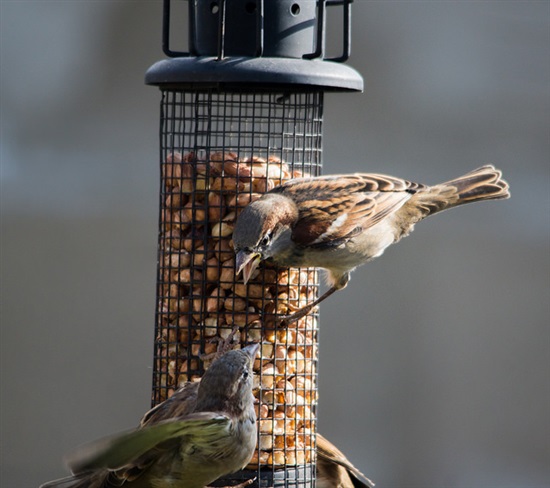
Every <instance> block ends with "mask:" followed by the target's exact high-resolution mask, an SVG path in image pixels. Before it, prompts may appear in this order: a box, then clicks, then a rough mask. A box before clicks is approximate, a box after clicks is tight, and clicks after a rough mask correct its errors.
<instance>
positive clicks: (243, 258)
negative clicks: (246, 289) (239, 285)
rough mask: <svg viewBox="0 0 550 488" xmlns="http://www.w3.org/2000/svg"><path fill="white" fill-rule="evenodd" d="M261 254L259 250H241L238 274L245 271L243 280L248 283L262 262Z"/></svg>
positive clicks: (238, 255)
mask: <svg viewBox="0 0 550 488" xmlns="http://www.w3.org/2000/svg"><path fill="white" fill-rule="evenodd" d="M261 257H262V256H261V254H260V253H258V252H247V251H239V252H238V253H237V258H236V261H237V262H236V266H237V276H238V275H239V274H240V272H241V271H242V272H243V281H244V284H245V285H246V284H247V283H248V280H249V279H250V277H251V276H252V273H254V271H256V268H257V267H258V265H259V264H260V261H261Z"/></svg>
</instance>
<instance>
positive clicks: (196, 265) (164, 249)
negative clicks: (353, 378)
mask: <svg viewBox="0 0 550 488" xmlns="http://www.w3.org/2000/svg"><path fill="white" fill-rule="evenodd" d="M322 103H323V93H322V92H321V91H307V92H300V93H296V92H292V93H287V92H282V93H279V92H278V93H271V92H260V93H253V94H251V93H238V92H237V93H225V92H224V93H220V92H218V91H216V90H204V91H173V90H164V91H163V92H162V103H161V135H160V137H161V155H160V158H161V187H160V216H159V256H158V285H157V312H156V342H155V361H154V373H153V374H154V379H153V404H157V403H159V402H161V401H163V400H165V399H166V398H168V397H169V396H170V395H171V394H172V393H173V392H174V390H175V389H176V388H177V387H178V385H179V384H181V383H182V382H184V381H188V380H190V381H195V380H198V379H200V377H201V376H202V374H203V373H204V370H205V369H207V368H208V366H209V365H210V363H211V361H212V360H213V359H214V357H215V354H216V353H217V351H218V348H219V346H220V344H224V343H225V345H227V344H230V345H231V347H241V345H245V344H248V343H251V342H261V349H260V351H261V358H260V359H257V360H256V362H255V365H254V369H255V372H256V378H257V383H258V388H257V389H256V390H255V395H256V397H257V398H258V404H257V417H258V445H257V450H256V452H255V455H254V457H253V459H252V461H251V462H250V464H249V466H247V468H246V470H244V471H243V472H240V473H237V474H235V475H232V476H230V477H228V478H226V479H223V480H219V482H218V485H220V486H222V485H224V484H234V482H235V480H240V481H242V480H246V479H250V478H254V477H256V478H257V481H256V482H255V483H256V486H285V487H308V486H313V483H314V480H315V433H316V405H317V377H316V376H317V332H318V317H317V315H316V314H310V315H308V316H307V317H304V318H302V319H301V320H300V321H298V322H296V323H293V324H291V325H290V326H288V327H280V326H279V327H276V324H275V322H276V318H277V316H278V315H284V314H287V313H290V312H292V311H295V310H297V309H299V308H301V307H302V306H304V305H306V304H308V303H310V302H311V301H312V300H314V299H315V298H316V297H317V295H318V285H319V282H318V276H317V272H316V271H315V269H305V268H302V269H295V268H292V269H279V268H276V267H274V266H270V265H264V266H261V267H260V269H259V271H258V272H257V275H256V276H253V277H252V279H251V280H250V282H249V283H248V284H247V285H245V284H244V283H243V282H242V278H241V277H237V276H236V270H235V253H234V251H233V247H232V240H231V236H232V231H233V227H234V223H235V220H236V217H237V216H238V214H239V213H240V211H241V210H242V209H243V208H244V207H245V206H246V205H247V204H248V203H249V202H251V201H253V200H255V199H257V198H259V197H260V196H261V194H262V193H264V192H266V191H268V190H270V189H271V188H273V187H275V186H276V185H278V184H281V183H283V182H284V181H287V180H289V179H291V178H294V177H300V176H307V175H318V174H319V173H320V169H321V152H322V138H321V129H322Z"/></svg>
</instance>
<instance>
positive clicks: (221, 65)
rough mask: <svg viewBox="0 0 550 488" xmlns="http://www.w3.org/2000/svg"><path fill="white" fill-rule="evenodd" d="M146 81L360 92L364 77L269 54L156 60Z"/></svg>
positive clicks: (341, 67) (338, 67)
mask: <svg viewBox="0 0 550 488" xmlns="http://www.w3.org/2000/svg"><path fill="white" fill-rule="evenodd" d="M145 83H146V84H148V85H157V86H161V87H166V88H188V87H193V88H194V89H197V88H199V87H200V85H204V86H205V87H208V86H212V85H215V86H218V87H220V88H223V89H240V90H242V89H249V88H255V89H262V88H263V89H267V88H282V87H286V88H289V89H292V88H293V87H297V86H302V87H304V86H306V87H310V88H313V89H315V88H317V89H325V90H330V91H363V78H362V77H361V75H360V74H359V73H358V72H357V71H355V70H354V69H353V68H350V67H349V66H346V65H345V64H342V63H337V62H332V61H325V60H320V59H319V60H316V59H313V60H309V59H293V58H275V57H273V58H270V57H244V56H230V57H226V58H223V59H221V60H219V59H218V58H216V57H210V56H199V57H178V58H170V59H164V60H162V61H158V62H157V63H155V64H154V65H153V66H151V67H150V68H149V69H148V70H147V73H146V75H145Z"/></svg>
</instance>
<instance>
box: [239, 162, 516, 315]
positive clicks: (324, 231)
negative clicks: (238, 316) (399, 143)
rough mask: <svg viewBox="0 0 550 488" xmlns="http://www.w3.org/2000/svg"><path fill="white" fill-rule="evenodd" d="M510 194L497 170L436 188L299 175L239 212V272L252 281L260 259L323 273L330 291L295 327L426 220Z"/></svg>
mask: <svg viewBox="0 0 550 488" xmlns="http://www.w3.org/2000/svg"><path fill="white" fill-rule="evenodd" d="M509 196H510V194H509V192H508V183H506V181H504V180H503V179H501V172H500V171H499V170H497V169H496V168H494V167H493V166H483V167H481V168H478V169H476V170H474V171H471V172H470V173H468V174H466V175H464V176H460V177H458V178H456V179H454V180H451V181H447V182H446V183H441V184H439V185H434V186H426V185H422V184H419V183H413V182H411V181H407V180H403V179H401V178H394V177H393V176H387V175H382V174H368V173H355V174H347V175H327V176H317V177H311V178H297V179H294V180H291V181H289V182H287V183H284V184H282V185H280V186H278V187H276V188H274V189H273V190H271V191H269V192H268V193H266V194H265V195H263V196H262V197H261V198H260V199H258V200H256V201H254V202H252V203H251V204H249V205H248V206H247V207H245V209H244V210H243V211H242V213H241V214H240V215H239V217H238V219H237V222H236V225H235V230H234V231H233V244H234V248H235V252H236V265H237V273H240V272H241V271H242V273H243V279H244V282H245V283H246V282H248V280H249V279H250V277H251V276H252V274H253V273H254V271H255V269H256V268H257V266H258V265H259V263H260V262H261V261H271V262H273V263H275V264H277V265H279V266H284V267H317V268H324V269H325V270H326V271H327V278H328V279H327V281H328V284H329V285H330V289H329V290H328V291H327V292H326V293H325V294H324V295H322V296H321V297H319V298H318V299H317V300H315V301H314V302H312V303H311V304H309V305H307V306H305V307H303V308H302V309H300V310H298V311H297V312H295V313H293V314H291V315H288V316H286V317H283V320H284V321H285V322H286V323H291V322H294V321H296V320H298V319H300V318H301V317H303V316H304V315H306V314H307V313H309V312H310V311H311V310H312V309H313V308H314V307H315V306H317V305H318V304H319V303H320V302H321V301H323V300H324V299H325V298H327V297H328V296H330V295H331V294H332V293H334V292H335V291H336V290H340V289H342V288H344V287H345V286H346V285H347V284H348V281H349V279H350V273H351V271H353V270H354V269H355V268H356V267H357V266H360V265H361V264H364V263H366V262H368V261H370V260H372V259H374V258H376V257H378V256H380V255H381V254H382V253H383V252H384V250H385V249H386V248H387V247H388V246H389V245H391V244H393V243H395V242H397V241H399V240H400V239H401V238H402V237H404V236H406V235H408V234H409V233H410V232H411V231H412V230H413V227H414V224H416V223H417V222H419V221H420V220H422V219H424V218H426V217H427V216H428V215H431V214H434V213H437V212H441V211H442V210H446V209H448V208H452V207H456V206H458V205H463V204H465V203H471V202H478V201H482V200H499V199H503V198H508V197H509Z"/></svg>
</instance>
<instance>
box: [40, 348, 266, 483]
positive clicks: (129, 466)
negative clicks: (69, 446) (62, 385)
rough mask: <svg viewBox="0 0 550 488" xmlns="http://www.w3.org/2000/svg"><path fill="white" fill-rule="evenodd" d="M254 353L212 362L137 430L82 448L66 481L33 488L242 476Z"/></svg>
mask: <svg viewBox="0 0 550 488" xmlns="http://www.w3.org/2000/svg"><path fill="white" fill-rule="evenodd" d="M258 348H259V344H253V345H250V346H247V347H244V348H243V349H240V350H234V351H230V352H228V353H226V354H224V355H223V356H221V357H219V358H218V359H216V360H215V361H214V362H213V363H212V365H211V366H210V368H208V370H207V371H206V372H205V373H204V376H203V377H202V378H201V381H200V382H199V383H186V384H185V385H184V386H183V387H182V388H181V389H179V390H178V391H177V392H176V393H175V394H174V395H172V397H170V398H169V399H168V400H166V401H164V402H162V403H160V404H159V405H157V406H156V407H154V408H153V409H151V410H150V411H149V412H147V413H146V414H145V416H144V417H143V419H142V421H141V424H140V426H139V427H138V428H137V429H134V430H131V431H128V432H125V433H121V434H116V435H114V436H111V437H107V438H104V439H100V440H98V441H96V442H92V443H91V444H88V445H85V446H83V447H82V448H80V449H79V450H77V452H76V453H75V454H74V455H72V456H70V458H69V459H68V465H69V467H70V468H71V471H72V472H73V476H69V477H67V478H63V479H59V480H55V481H50V482H49V483H45V484H43V485H42V486H41V488H53V487H64V488H115V487H126V486H127V487H128V488H152V487H155V488H203V487H204V486H205V485H207V484H208V483H211V482H213V481H215V480H217V479H218V478H220V477H221V476H225V475H227V474H230V473H233V472H235V471H238V470H239V469H242V468H243V467H244V466H246V465H247V464H248V462H249V461H250V459H251V458H252V454H253V453H254V449H255V447H256V436H257V430H256V414H255V411H254V397H253V395H252V388H253V372H252V365H253V363H254V358H255V356H256V353H257V351H258ZM243 486H244V484H243Z"/></svg>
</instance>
